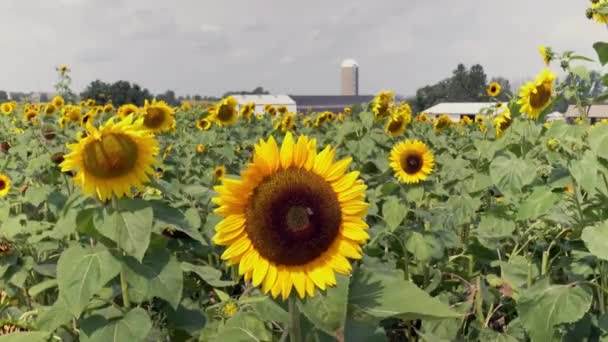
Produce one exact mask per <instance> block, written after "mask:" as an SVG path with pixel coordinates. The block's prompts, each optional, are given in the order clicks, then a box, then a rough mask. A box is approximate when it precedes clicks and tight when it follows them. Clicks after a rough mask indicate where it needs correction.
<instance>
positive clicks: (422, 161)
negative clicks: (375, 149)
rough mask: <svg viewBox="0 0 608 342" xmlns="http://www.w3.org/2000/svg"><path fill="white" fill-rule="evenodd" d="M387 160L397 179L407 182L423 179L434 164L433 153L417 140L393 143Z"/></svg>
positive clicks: (416, 181) (429, 172) (431, 170)
mask: <svg viewBox="0 0 608 342" xmlns="http://www.w3.org/2000/svg"><path fill="white" fill-rule="evenodd" d="M389 161H390V165H391V167H392V168H393V170H394V171H395V176H396V177H397V179H399V180H400V181H401V182H403V183H407V184H412V183H418V182H420V181H424V180H425V179H426V177H428V175H430V174H431V173H432V172H433V167H434V165H435V158H434V157H433V153H432V152H431V151H430V150H429V149H428V147H427V146H426V145H425V144H424V143H423V142H421V141H419V140H414V141H412V140H406V141H402V142H400V143H398V144H397V145H395V146H394V147H393V149H392V150H391V155H390V158H389Z"/></svg>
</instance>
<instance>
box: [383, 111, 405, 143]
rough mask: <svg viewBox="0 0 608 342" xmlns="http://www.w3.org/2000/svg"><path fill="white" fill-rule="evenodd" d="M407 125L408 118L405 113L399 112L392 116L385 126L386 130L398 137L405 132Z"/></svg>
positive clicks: (392, 135)
mask: <svg viewBox="0 0 608 342" xmlns="http://www.w3.org/2000/svg"><path fill="white" fill-rule="evenodd" d="M406 126H407V118H406V116H405V115H403V114H399V112H397V113H395V114H393V115H391V116H390V119H389V120H388V121H387V122H386V126H385V127H384V131H385V132H386V133H388V134H389V135H390V136H391V137H393V138H394V137H396V136H399V135H401V134H403V132H405V128H406Z"/></svg>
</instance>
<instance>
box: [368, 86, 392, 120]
mask: <svg viewBox="0 0 608 342" xmlns="http://www.w3.org/2000/svg"><path fill="white" fill-rule="evenodd" d="M394 97H395V93H393V92H392V91H387V90H382V91H380V93H378V95H376V97H374V99H373V101H372V111H373V112H374V117H375V118H376V122H377V121H380V119H382V118H384V117H386V116H387V115H388V114H389V112H390V108H391V105H392V104H393V98H394Z"/></svg>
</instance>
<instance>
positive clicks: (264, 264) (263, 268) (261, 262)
mask: <svg viewBox="0 0 608 342" xmlns="http://www.w3.org/2000/svg"><path fill="white" fill-rule="evenodd" d="M256 254H257V252H256ZM267 271H268V260H266V259H264V258H263V257H261V256H260V257H258V258H257V262H256V263H255V265H254V266H253V286H256V287H257V286H260V284H261V283H262V281H263V280H264V277H265V276H266V273H267Z"/></svg>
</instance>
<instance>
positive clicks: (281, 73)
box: [0, 0, 608, 95]
mask: <svg viewBox="0 0 608 342" xmlns="http://www.w3.org/2000/svg"><path fill="white" fill-rule="evenodd" d="M587 5H588V2H587V1H584V0H509V1H488V0H479V1H474V0H461V1H454V0H432V1H429V0H394V1H393V0H391V1H383V0H373V1H370V0H348V1H343V0H332V1H329V0H306V1H293V0H265V1H260V0H247V1H207V0H172V1H168V0H0V13H2V19H1V20H0V32H2V35H1V37H2V38H1V39H0V41H1V42H2V44H1V46H2V52H1V53H0V89H6V90H12V91H14V90H19V91H26V90H27V91H30V90H35V91H50V90H52V89H53V83H54V81H55V78H56V74H55V71H54V67H55V66H56V65H59V64H62V63H65V64H67V65H69V66H70V67H71V68H72V71H73V74H72V76H73V79H74V83H73V85H74V87H73V88H74V89H75V90H77V91H81V90H82V89H83V88H84V86H85V85H86V84H88V83H89V82H90V81H92V80H94V79H98V78H99V79H101V80H104V81H116V80H119V79H125V80H129V81H133V82H137V83H139V84H140V85H142V86H144V87H147V88H149V89H150V90H151V91H153V92H162V91H164V90H166V89H173V90H175V91H176V92H177V93H178V95H181V94H203V95H219V94H222V93H223V92H225V91H227V90H243V89H253V88H254V87H256V86H258V85H261V86H264V87H265V88H266V89H269V90H270V91H271V92H273V93H293V94H338V93H339V91H340V87H339V86H340V83H339V66H340V62H341V61H342V60H343V59H345V58H354V59H355V60H357V61H358V63H359V65H360V92H361V93H368V94H371V93H375V92H377V91H378V90H380V89H392V90H395V91H396V92H397V93H400V94H404V95H409V94H413V93H414V92H415V90H416V89H417V88H419V87H421V86H424V85H426V84H430V83H434V82H436V81H438V80H440V79H443V78H445V77H447V76H449V75H450V73H451V71H452V70H453V69H454V67H455V66H456V64H457V63H459V62H463V63H465V64H467V65H470V64H474V63H480V64H482V65H483V66H484V68H485V70H486V73H487V74H488V75H489V76H490V77H492V76H504V77H507V78H509V79H511V80H513V81H516V82H519V81H521V80H523V79H525V78H527V77H530V76H532V75H534V74H535V73H537V72H538V71H539V70H540V69H541V68H542V67H543V64H542V62H541V60H540V57H539V54H538V51H537V46H538V45H539V44H546V45H550V46H553V47H555V48H556V49H558V50H564V49H571V50H576V51H578V52H581V53H586V54H588V55H590V56H593V57H595V55H594V53H593V50H592V48H591V45H592V43H593V42H594V41H597V40H601V39H604V40H606V39H608V30H607V29H606V27H603V26H601V25H599V24H595V23H593V22H590V21H588V20H587V19H586V18H585V16H584V12H585V8H586V7H587ZM554 69H556V70H557V66H555V68H554Z"/></svg>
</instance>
